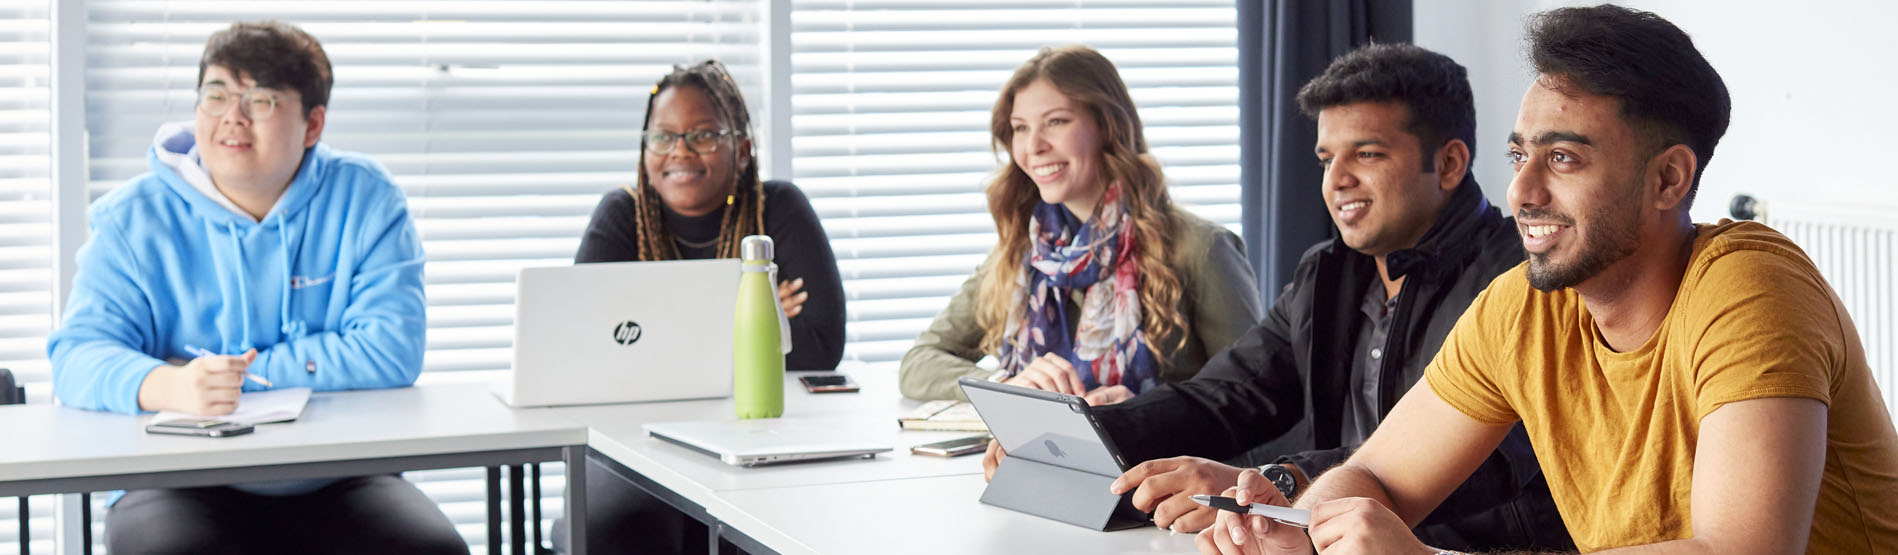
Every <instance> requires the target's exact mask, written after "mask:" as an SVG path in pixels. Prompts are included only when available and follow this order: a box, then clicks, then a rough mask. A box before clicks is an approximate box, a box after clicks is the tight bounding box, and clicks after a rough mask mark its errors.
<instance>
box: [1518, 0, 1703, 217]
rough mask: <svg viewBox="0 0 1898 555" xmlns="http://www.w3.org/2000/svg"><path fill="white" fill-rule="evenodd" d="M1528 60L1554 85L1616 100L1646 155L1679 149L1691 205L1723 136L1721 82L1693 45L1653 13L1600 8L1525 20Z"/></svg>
mask: <svg viewBox="0 0 1898 555" xmlns="http://www.w3.org/2000/svg"><path fill="white" fill-rule="evenodd" d="M1526 35H1527V36H1528V40H1529V61H1530V63H1532V64H1534V66H1535V69H1536V72H1537V73H1540V74H1542V75H1543V76H1545V77H1551V78H1554V79H1555V81H1554V82H1553V83H1552V84H1553V85H1555V86H1558V87H1574V88H1577V89H1580V90H1581V91H1585V92H1587V93H1588V94H1591V95H1596V96H1606V97H1612V98H1616V99H1619V100H1620V101H1621V115H1622V117H1624V118H1626V119H1628V120H1630V123H1633V124H1634V125H1635V126H1636V129H1637V130H1638V131H1639V132H1640V134H1641V135H1643V136H1646V137H1648V138H1649V141H1650V144H1648V145H1644V146H1647V147H1648V148H1647V149H1645V150H1646V154H1647V155H1649V156H1652V155H1653V154H1654V153H1657V152H1660V151H1661V150H1662V149H1665V148H1667V147H1670V146H1673V145H1677V144H1684V145H1687V147H1688V148H1690V149H1693V151H1694V157H1696V158H1698V159H1699V164H1698V166H1699V167H1697V168H1695V170H1694V183H1693V185H1692V186H1691V187H1690V188H1689V189H1688V193H1687V197H1686V199H1685V201H1684V202H1685V204H1686V205H1687V206H1692V205H1693V202H1694V193H1696V192H1698V191H1699V190H1700V176H1701V174H1702V173H1705V172H1706V171H1707V161H1708V160H1709V159H1712V158H1713V150H1714V146H1716V145H1718V144H1720V137H1721V136H1722V135H1725V134H1726V133H1727V123H1728V121H1729V119H1730V118H1731V117H1732V113H1733V104H1732V100H1731V99H1729V98H1728V97H1727V84H1726V82H1725V81H1722V80H1721V79H1720V73H1719V72H1716V71H1714V69H1713V65H1712V64H1709V63H1707V58H1706V57H1704V56H1701V54H1700V50H1698V49H1696V48H1694V39H1692V38H1690V37H1688V36H1687V33H1686V32H1684V31H1681V29H1680V28H1679V27H1675V26H1674V24H1673V23H1669V22H1668V21H1667V20H1665V19H1661V17H1660V16H1657V15H1654V13H1652V12H1644V11H1639V10H1632V9H1628V8H1623V7H1620V6H1612V5H1607V4H1603V5H1600V6H1594V7H1587V8H1560V9H1554V10H1549V11H1546V12H1542V13H1540V14H1536V15H1535V16H1533V17H1531V18H1530V20H1529V23H1528V31H1527V33H1526Z"/></svg>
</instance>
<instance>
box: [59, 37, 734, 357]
mask: <svg viewBox="0 0 1898 555" xmlns="http://www.w3.org/2000/svg"><path fill="white" fill-rule="evenodd" d="M758 10H759V7H758V6H757V5H756V4H754V3H751V2H705V1H651V0H642V1H640V2H615V1H606V2H468V1H435V2H328V1H325V2H258V3H242V4H229V3H221V2H112V1H95V2H92V4H91V10H90V19H91V21H90V27H89V29H88V31H89V34H88V41H89V42H90V45H89V47H88V52H89V59H88V65H87V72H88V82H89V85H90V88H89V90H88V93H87V98H88V108H89V110H88V119H89V120H90V121H89V122H88V124H89V129H91V130H92V137H91V153H92V162H91V168H92V179H93V187H94V190H95V192H102V191H104V190H106V189H109V188H111V187H114V186H117V185H119V184H121V183H123V182H124V180H125V179H127V178H129V177H132V176H134V175H137V174H139V173H142V172H144V171H146V162H145V152H146V149H147V148H148V147H149V145H150V142H151V138H152V134H153V131H154V130H155V129H156V128H157V127H158V126H159V125H160V124H161V123H163V122H166V121H179V120H188V119H190V118H191V117H192V110H193V100H194V99H195V93H194V92H193V86H194V85H195V80H196V77H197V69H198V68H197V60H198V56H199V54H200V53H201V51H202V49H203V45H204V41H205V39H206V37H208V36H209V34H210V33H211V32H213V31H215V30H217V29H220V28H223V27H225V26H227V25H228V24H229V23H230V22H231V21H233V20H252V19H264V18H275V19H282V20H285V21H290V22H293V23H295V24H297V25H298V26H300V27H302V28H303V29H304V30H306V31H309V32H310V33H311V34H312V35H314V36H316V37H317V39H318V40H320V41H322V43H323V45H324V49H325V50H326V51H327V52H328V53H329V55H330V59H331V63H332V64H333V65H334V66H335V73H336V85H335V88H334V90H333V92H332V94H331V101H330V106H331V107H330V110H329V123H328V126H329V127H328V129H327V130H326V131H325V133H324V141H325V142H327V143H328V144H330V145H331V146H333V147H335V148H340V149H344V150H351V151H357V152H362V153H365V154H368V155H369V156H370V157H372V158H374V159H375V160H377V161H378V162H381V163H382V164H383V165H385V166H387V167H388V168H389V170H390V172H391V173H392V174H394V176H395V180H396V182H397V183H399V184H400V185H401V186H402V187H403V188H404V189H405V190H406V191H407V193H408V196H409V207H410V211H411V214H412V215H413V216H414V217H415V218H416V222H417V224H416V225H417V227H418V228H419V229H420V231H421V234H422V237H423V240H424V248H425V249H426V250H427V252H428V258H429V261H428V269H427V275H428V297H429V337H428V349H429V350H428V355H427V357H426V363H425V364H426V367H427V370H429V371H447V370H501V369H506V368H508V365H509V353H510V350H509V349H510V346H511V341H512V337H513V335H512V323H513V322H512V320H513V296H514V289H513V287H514V285H513V282H514V275H515V272H516V271H517V270H518V269H519V268H521V267H524V266H535V265H557V264H568V263H571V261H572V258H573V254H574V251H575V249H576V247H577V246H578V245H579V237H580V234H581V231H582V230H583V229H584V228H585V226H586V223H587V218H588V216H589V215H590V214H591V213H592V209H593V207H594V206H595V205H596V204H597V203H598V201H599V199H600V196H601V195H602V194H603V193H605V192H606V191H608V190H612V189H614V188H616V187H617V186H618V185H620V184H625V183H633V182H634V180H635V174H634V169H635V167H636V164H637V159H638V148H639V128H640V122H641V121H642V120H643V117H644V110H645V105H646V97H647V94H648V93H649V91H650V90H651V89H652V85H653V83H655V82H657V80H658V79H659V78H660V77H662V76H664V75H665V74H666V73H667V72H669V71H670V70H671V66H672V65H673V64H683V63H691V62H694V61H697V60H703V59H706V58H718V59H721V60H723V61H724V62H725V64H726V66H727V67H728V68H729V69H730V70H731V71H732V72H733V73H734V76H735V78H737V79H738V80H739V81H740V85H741V87H742V88H743V89H744V90H745V92H746V93H747V95H748V101H751V102H752V103H753V104H754V105H756V103H757V99H759V98H761V97H760V94H761V93H760V92H759V90H760V87H759V84H760V83H761V82H762V81H761V79H760V76H759V75H758V69H759V64H758V47H757V44H758V41H759V36H758V34H759V29H760V25H759V24H758V17H759V16H758Z"/></svg>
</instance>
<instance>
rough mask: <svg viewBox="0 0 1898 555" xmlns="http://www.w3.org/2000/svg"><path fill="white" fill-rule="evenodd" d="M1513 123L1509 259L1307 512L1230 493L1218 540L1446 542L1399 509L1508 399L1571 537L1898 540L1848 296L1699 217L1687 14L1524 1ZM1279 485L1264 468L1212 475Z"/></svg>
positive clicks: (1774, 238) (1500, 421)
mask: <svg viewBox="0 0 1898 555" xmlns="http://www.w3.org/2000/svg"><path fill="white" fill-rule="evenodd" d="M1529 41H1530V52H1531V59H1532V61H1533V62H1534V64H1535V67H1536V71H1537V73H1538V74H1539V75H1538V76H1537V79H1536V80H1535V83H1534V84H1533V85H1531V86H1530V87H1529V91H1528V92H1527V93H1526V94H1525V95H1524V96H1523V100H1522V109H1521V112H1520V114H1519V115H1518V117H1517V120H1516V126H1515V130H1514V132H1512V133H1510V137H1509V148H1510V151H1509V156H1510V159H1511V161H1512V163H1513V164H1514V166H1515V170H1516V177H1515V180H1514V181H1513V182H1512V183H1511V184H1510V188H1509V203H1508V206H1509V208H1510V209H1511V210H1513V211H1514V212H1515V214H1516V220H1517V224H1518V227H1519V229H1518V231H1519V232H1520V233H1521V235H1522V237H1523V247H1524V249H1525V250H1526V251H1527V252H1528V254H1529V260H1528V262H1527V263H1526V264H1525V265H1524V266H1518V267H1516V268H1515V269H1513V270H1511V271H1509V272H1506V273H1504V274H1503V275H1502V276H1500V277H1498V278H1497V279H1496V280H1495V281H1494V282H1492V283H1491V284H1490V287H1489V289H1488V290H1487V291H1485V292H1484V293H1483V294H1482V295H1481V296H1479V297H1477V299H1476V301H1475V302H1474V303H1473V304H1472V305H1471V306H1470V309H1469V311H1468V312H1465V313H1464V314H1463V317H1462V319H1461V320H1459V321H1458V323H1457V325H1456V328H1455V329H1454V330H1453V331H1451V333H1450V337H1449V339H1447V340H1446V341H1445V342H1444V345H1443V349H1442V350H1441V351H1440V352H1439V353H1438V355H1437V358H1436V360H1435V361H1434V362H1432V363H1431V365H1430V368H1429V369H1427V370H1426V371H1425V375H1424V382H1425V383H1423V384H1419V386H1418V387H1415V388H1413V389H1411V390H1410V391H1409V393H1408V394H1406V395H1405V396H1404V398H1403V400H1402V401H1400V402H1399V403H1398V404H1397V406H1396V407H1395V408H1394V409H1393V410H1392V411H1391V413H1390V415H1389V416H1388V417H1387V418H1386V420H1385V422H1384V424H1383V425H1382V426H1380V427H1379V428H1378V429H1377V431H1376V432H1375V433H1374V434H1373V435H1372V436H1371V437H1370V439H1369V440H1368V441H1367V442H1366V443H1365V444H1364V446H1363V447H1361V448H1360V449H1359V450H1358V452H1357V453H1356V454H1355V455H1354V456H1352V457H1351V459H1349V460H1348V461H1347V462H1345V463H1344V464H1342V465H1340V466H1338V467H1336V468H1334V469H1333V470H1331V471H1329V472H1326V473H1325V474H1324V475H1323V476H1322V477H1321V478H1320V479H1318V480H1317V482H1315V483H1314V484H1313V485H1312V486H1311V487H1310V488H1309V490H1308V491H1307V493H1306V494H1304V495H1302V496H1300V498H1299V500H1298V506H1299V507H1301V508H1306V509H1310V510H1311V511H1312V513H1311V520H1312V527H1311V529H1310V530H1309V532H1307V531H1305V530H1299V529H1295V528H1292V527H1289V526H1283V525H1274V524H1267V523H1266V522H1265V521H1264V520H1263V519H1260V518H1258V517H1246V518H1244V519H1241V518H1239V517H1238V516H1237V514H1236V513H1225V512H1222V513H1221V515H1220V517H1219V521H1218V522H1217V523H1216V524H1215V525H1214V526H1213V527H1211V528H1208V529H1207V530H1206V531H1205V532H1203V533H1201V534H1200V536H1199V545H1200V548H1201V550H1202V551H1206V552H1225V553H1307V552H1310V551H1311V550H1312V549H1313V548H1314V547H1315V548H1316V549H1318V550H1319V551H1322V552H1325V553H1327V554H1329V553H1438V551H1436V550H1434V549H1432V548H1430V547H1427V546H1425V545H1423V544H1422V543H1421V542H1418V541H1417V539H1416V538H1415V537H1414V536H1412V535H1411V533H1410V531H1409V527H1410V525H1412V524H1415V523H1416V522H1417V520H1418V519H1420V518H1422V517H1423V516H1424V515H1425V514H1426V513H1428V512H1429V511H1430V510H1431V508H1432V507H1434V506H1436V504H1437V503H1439V502H1440V501H1441V500H1442V499H1443V498H1444V496H1445V495H1446V494H1448V493H1449V492H1450V491H1451V489H1452V488H1454V487H1456V485H1457V484H1458V483H1459V482H1460V481H1462V479H1463V477H1464V476H1466V475H1468V474H1469V473H1470V472H1471V471H1472V470H1473V469H1474V468H1476V465H1477V464H1478V463H1479V462H1481V461H1482V460H1483V457H1484V456H1485V455H1487V454H1488V453H1489V451H1490V450H1491V449H1493V448H1495V446H1496V444H1497V443H1498V442H1499V441H1500V440H1501V439H1502V438H1503V434H1504V433H1505V432H1507V431H1508V430H1509V428H1510V426H1511V425H1512V424H1513V423H1515V422H1516V421H1518V420H1520V421H1521V422H1522V423H1523V425H1524V427H1525V428H1526V429H1527V430H1528V433H1529V437H1530V441H1531V443H1533V444H1534V446H1535V450H1536V454H1537V458H1538V459H1539V460H1540V464H1541V466H1542V469H1543V473H1544V474H1545V475H1546V476H1547V477H1548V480H1549V486H1550V489H1551V492H1552V493H1553V497H1554V498H1555V503H1556V506H1557V508H1558V510H1559V511H1560V512H1561V515H1562V519H1563V521H1564V523H1565V524H1567V526H1568V528H1569V531H1570V533H1571V534H1572V535H1573V536H1574V539H1575V543H1576V544H1577V546H1578V547H1580V548H1581V549H1582V550H1583V551H1608V550H1612V551H1613V552H1615V553H1722V554H1725V553H1798V552H1812V553H1879V552H1898V434H1894V432H1893V428H1892V423H1891V418H1890V416H1889V413H1888V412H1887V410H1886V407H1885V405H1884V403H1883V401H1881V400H1880V396H1879V393H1878V386H1877V384H1876V383H1874V382H1873V381H1872V378H1871V373H1870V371H1869V369H1868V368H1867V367H1866V362H1865V353H1864V351H1863V349H1862V348H1861V346H1860V345H1859V340H1858V332H1857V330H1855V329H1854V328H1853V326H1852V320H1851V318H1850V317H1849V316H1848V315H1847V314H1846V311H1845V308H1844V306H1843V305H1842V304H1841V303H1840V302H1839V299H1838V296H1837V295H1836V294H1834V293H1833V291H1832V289H1831V288H1830V287H1829V286H1827V285H1826V283H1825V280H1824V279H1823V278H1821V277H1820V275H1819V272H1818V271H1817V270H1816V269H1815V268H1814V267H1813V265H1812V262H1811V261H1810V260H1808V259H1807V258H1806V256H1805V254H1804V253H1803V252H1801V251H1800V250H1799V248H1798V247H1796V246H1794V245H1793V244H1792V243H1791V242H1790V241H1788V240H1787V239H1786V238H1785V236H1783V235H1780V234H1779V233H1778V232H1775V231H1773V230H1772V229H1769V228H1767V227H1765V226H1762V225H1759V224H1756V223H1750V222H1743V223H1731V222H1722V223H1720V224H1717V225H1704V224H1703V225H1694V224H1692V223H1691V222H1690V220H1689V219H1688V215H1687V214H1688V206H1689V205H1690V204H1691V203H1692V201H1693V196H1694V191H1695V190H1696V189H1697V187H1698V184H1699V178H1700V174H1701V171H1702V170H1703V169H1704V168H1705V167H1706V162H1707V160H1709V159H1710V157H1711V156H1712V154H1713V150H1714V145H1715V144H1717V143H1718V142H1719V139H1720V136H1721V135H1722V134H1723V133H1725V131H1726V126H1727V121H1728V113H1729V103H1728V98H1727V92H1726V86H1725V84H1724V83H1723V82H1722V81H1721V79H1720V76H1719V74H1718V73H1716V72H1715V71H1714V70H1713V68H1712V66H1710V65H1708V63H1707V61H1706V59H1705V58H1703V57H1702V56H1701V55H1700V53H1699V52H1698V51H1697V50H1696V49H1695V48H1694V46H1693V42H1692V40H1691V39H1689V38H1688V37H1687V35H1686V34H1685V33H1683V32H1681V30H1680V29H1678V28H1676V27H1674V26H1673V25H1672V24H1670V23H1668V22H1667V21H1665V20H1662V19H1661V18H1659V17H1656V16H1654V15H1653V14H1651V13H1647V12H1639V11H1634V10H1629V9H1626V8H1620V7H1615V6H1606V5H1604V6H1598V7H1593V8H1565V9H1558V10H1553V11H1550V12H1545V13H1543V14H1540V15H1538V16H1537V17H1536V18H1535V19H1534V20H1533V22H1532V23H1531V25H1530V30H1529ZM1228 493H1229V494H1231V495H1234V496H1237V497H1240V498H1241V499H1240V500H1241V501H1242V502H1246V501H1262V502H1267V503H1275V504H1285V501H1284V499H1283V498H1282V497H1279V496H1278V494H1277V490H1276V489H1275V488H1273V487H1271V486H1270V485H1269V484H1268V483H1267V482H1266V481H1265V480H1264V479H1263V478H1261V477H1260V476H1259V475H1258V474H1257V473H1256V472H1247V473H1246V474H1244V475H1242V476H1241V477H1240V481H1239V487H1237V488H1234V489H1233V490H1229V491H1228Z"/></svg>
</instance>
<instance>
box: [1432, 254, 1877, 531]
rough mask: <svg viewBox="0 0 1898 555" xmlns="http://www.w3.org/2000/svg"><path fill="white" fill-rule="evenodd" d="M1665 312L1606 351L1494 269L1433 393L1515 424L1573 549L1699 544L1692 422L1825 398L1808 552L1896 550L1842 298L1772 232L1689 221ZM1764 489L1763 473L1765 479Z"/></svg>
mask: <svg viewBox="0 0 1898 555" xmlns="http://www.w3.org/2000/svg"><path fill="white" fill-rule="evenodd" d="M1698 227H1699V235H1698V236H1696V237H1695V239H1694V247H1693V255H1692V259H1691V261H1690V262H1689V263H1688V265H1687V273H1686V275H1685V276H1684V277H1683V278H1682V279H1681V284H1680V290H1679V291H1678V292H1676V293H1675V297H1674V304H1673V305H1672V306H1670V307H1669V308H1668V312H1667V318H1666V320H1664V321H1663V322H1662V323H1661V326H1660V327H1659V328H1657V329H1656V330H1655V331H1654V335H1653V336H1651V337H1649V338H1648V340H1647V343H1646V344H1644V345H1642V346H1641V347H1640V348H1639V349H1634V350H1632V351H1629V352H1624V353H1617V352H1614V351H1612V350H1611V349H1609V348H1608V345H1607V343H1606V342H1604V341H1603V340H1602V339H1601V337H1600V333H1599V330H1597V329H1596V328H1595V324H1594V320H1593V319H1592V318H1591V317H1590V316H1589V314H1588V307H1586V306H1584V305H1583V302H1582V299H1581V297H1579V296H1577V295H1576V294H1575V292H1574V291H1573V290H1566V289H1565V290H1560V291H1556V292H1553V293H1543V292H1541V291H1537V290H1535V289H1533V288H1531V287H1529V281H1528V276H1527V273H1526V272H1527V270H1526V268H1525V266H1517V267H1516V268H1514V269H1512V270H1510V271H1508V272H1506V273H1504V274H1503V275H1501V276H1499V277H1497V278H1496V281H1494V282H1492V283H1491V284H1490V286H1489V289H1488V290H1487V291H1484V292H1483V294H1482V295H1480V296H1478V297H1477V299H1476V302H1475V303H1474V304H1472V305H1471V306H1470V309H1469V311H1468V312H1465V313H1464V314H1463V317H1462V319H1461V320H1459V321H1458V322H1457V325H1456V328H1455V329H1454V330H1453V331H1451V332H1450V337H1449V338H1448V339H1447V340H1446V341H1445V342H1444V345H1443V350H1442V351H1440V352H1439V353H1438V354H1437V358H1436V360H1434V361H1432V362H1431V364H1430V368H1429V369H1428V370H1426V371H1425V379H1427V380H1429V383H1430V387H1431V389H1433V390H1435V391H1436V393H1437V395H1438V396H1439V397H1441V398H1442V399H1443V400H1444V401H1445V402H1447V403H1449V404H1450V406H1453V407H1456V408H1457V410H1460V411H1462V412H1463V413H1464V414H1467V415H1469V416H1470V417H1471V418H1475V419H1477V420H1479V421H1483V422H1489V423H1494V424H1503V423H1510V422H1515V421H1517V420H1519V419H1520V420H1521V421H1522V422H1523V425H1524V427H1525V428H1527V430H1528V432H1529V438H1530V441H1531V442H1532V443H1533V444H1534V445H1535V450H1536V458H1537V460H1539V461H1540V462H1541V464H1542V472H1543V474H1544V475H1546V476H1547V477H1548V480H1549V488H1550V490H1551V491H1552V493H1553V497H1554V498H1555V504H1556V507H1557V509H1558V510H1560V511H1561V513H1562V521H1563V522H1564V523H1566V524H1567V525H1568V528H1569V533H1570V534H1571V535H1572V536H1573V537H1574V538H1575V543H1576V545H1577V546H1578V547H1580V548H1581V549H1582V550H1583V551H1598V550H1603V549H1610V548H1615V547H1623V546H1629V545H1642V544H1649V543H1658V542H1663V541H1668V540H1676V539H1684V538H1688V537H1692V536H1693V520H1692V513H1691V506H1690V497H1689V494H1690V492H1691V490H1692V488H1693V477H1694V445H1695V442H1696V439H1697V438H1698V437H1699V435H1700V419H1701V418H1702V417H1704V416H1706V415H1707V413H1710V412H1713V411H1714V409H1717V408H1719V407H1720V406H1721V405H1723V404H1726V403H1731V402H1735V401H1744V400H1748V399H1759V398H1767V397H1799V398H1808V399H1816V400H1818V401H1820V402H1823V403H1826V405H1827V409H1828V410H1827V422H1826V457H1825V475H1824V477H1823V478H1822V480H1821V482H1820V488H1819V501H1818V506H1817V510H1816V512H1815V513H1814V515H1813V522H1812V536H1811V539H1810V540H1809V541H1808V543H1807V546H1808V547H1807V551H1809V552H1812V553H1871V552H1888V551H1892V550H1893V549H1898V434H1894V432H1893V430H1892V422H1891V418H1890V416H1889V413H1887V412H1886V410H1885V404H1884V401H1882V400H1881V398H1880V396H1879V392H1878V385H1877V384H1876V383H1874V382H1873V381H1872V377H1871V372H1870V370H1869V369H1868V368H1867V367H1866V363H1865V352H1864V349H1863V348H1862V346H1861V345H1859V339H1858V331H1857V330H1856V329H1854V328H1853V326H1852V321H1851V318H1850V317H1849V316H1848V315H1847V314H1846V312H1845V307H1844V306H1843V305H1842V304H1840V302H1839V300H1838V296H1837V295H1835V294H1834V293H1833V292H1832V288H1831V287H1830V286H1828V285H1826V283H1825V280H1824V278H1822V277H1820V275H1819V271H1818V270H1817V269H1816V268H1815V267H1814V266H1813V264H1812V262H1811V260H1809V259H1807V258H1806V255H1805V253H1804V252H1802V251H1800V250H1799V249H1798V247H1796V246H1794V245H1793V243H1792V242H1791V241H1789V240H1787V239H1786V237H1785V236H1784V235H1780V234H1779V233H1778V232H1776V231H1773V230H1772V229H1770V228H1767V227H1766V226H1763V225H1760V224H1757V223H1753V222H1740V223H1731V222H1725V221H1723V222H1721V223H1720V224H1719V225H1706V224H1701V225H1700V226H1698ZM1760 478H1761V479H1762V480H1771V479H1773V478H1772V477H1771V476H1761V477H1760Z"/></svg>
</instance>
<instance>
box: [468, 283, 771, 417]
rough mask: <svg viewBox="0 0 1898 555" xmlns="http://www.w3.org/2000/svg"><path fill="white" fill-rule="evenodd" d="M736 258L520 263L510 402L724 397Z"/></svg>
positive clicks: (505, 388) (506, 381) (504, 386)
mask: <svg viewBox="0 0 1898 555" xmlns="http://www.w3.org/2000/svg"><path fill="white" fill-rule="evenodd" d="M738 264H739V261H738V260H735V259H718V260H676V261H664V262H611V263H604V264H578V265H573V266H556V267H547V268H525V269H522V270H521V272H520V275H519V277H518V278H517V281H516V283H515V286H516V290H517V293H516V294H515V297H514V369H513V371H512V372H509V375H508V376H507V377H505V378H503V379H502V380H501V381H500V382H498V383H497V384H496V387H495V394H496V395H497V396H499V397H500V398H501V400H502V401H505V402H507V404H509V405H512V406H516V407H536V406H554V405H584V404H593V403H623V402H630V401H666V400H675V399H701V398H714V397H725V396H728V395H731V391H732V362H731V361H732V312H733V310H734V308H735V307H736V302H737V298H738V276H739V266H738Z"/></svg>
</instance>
